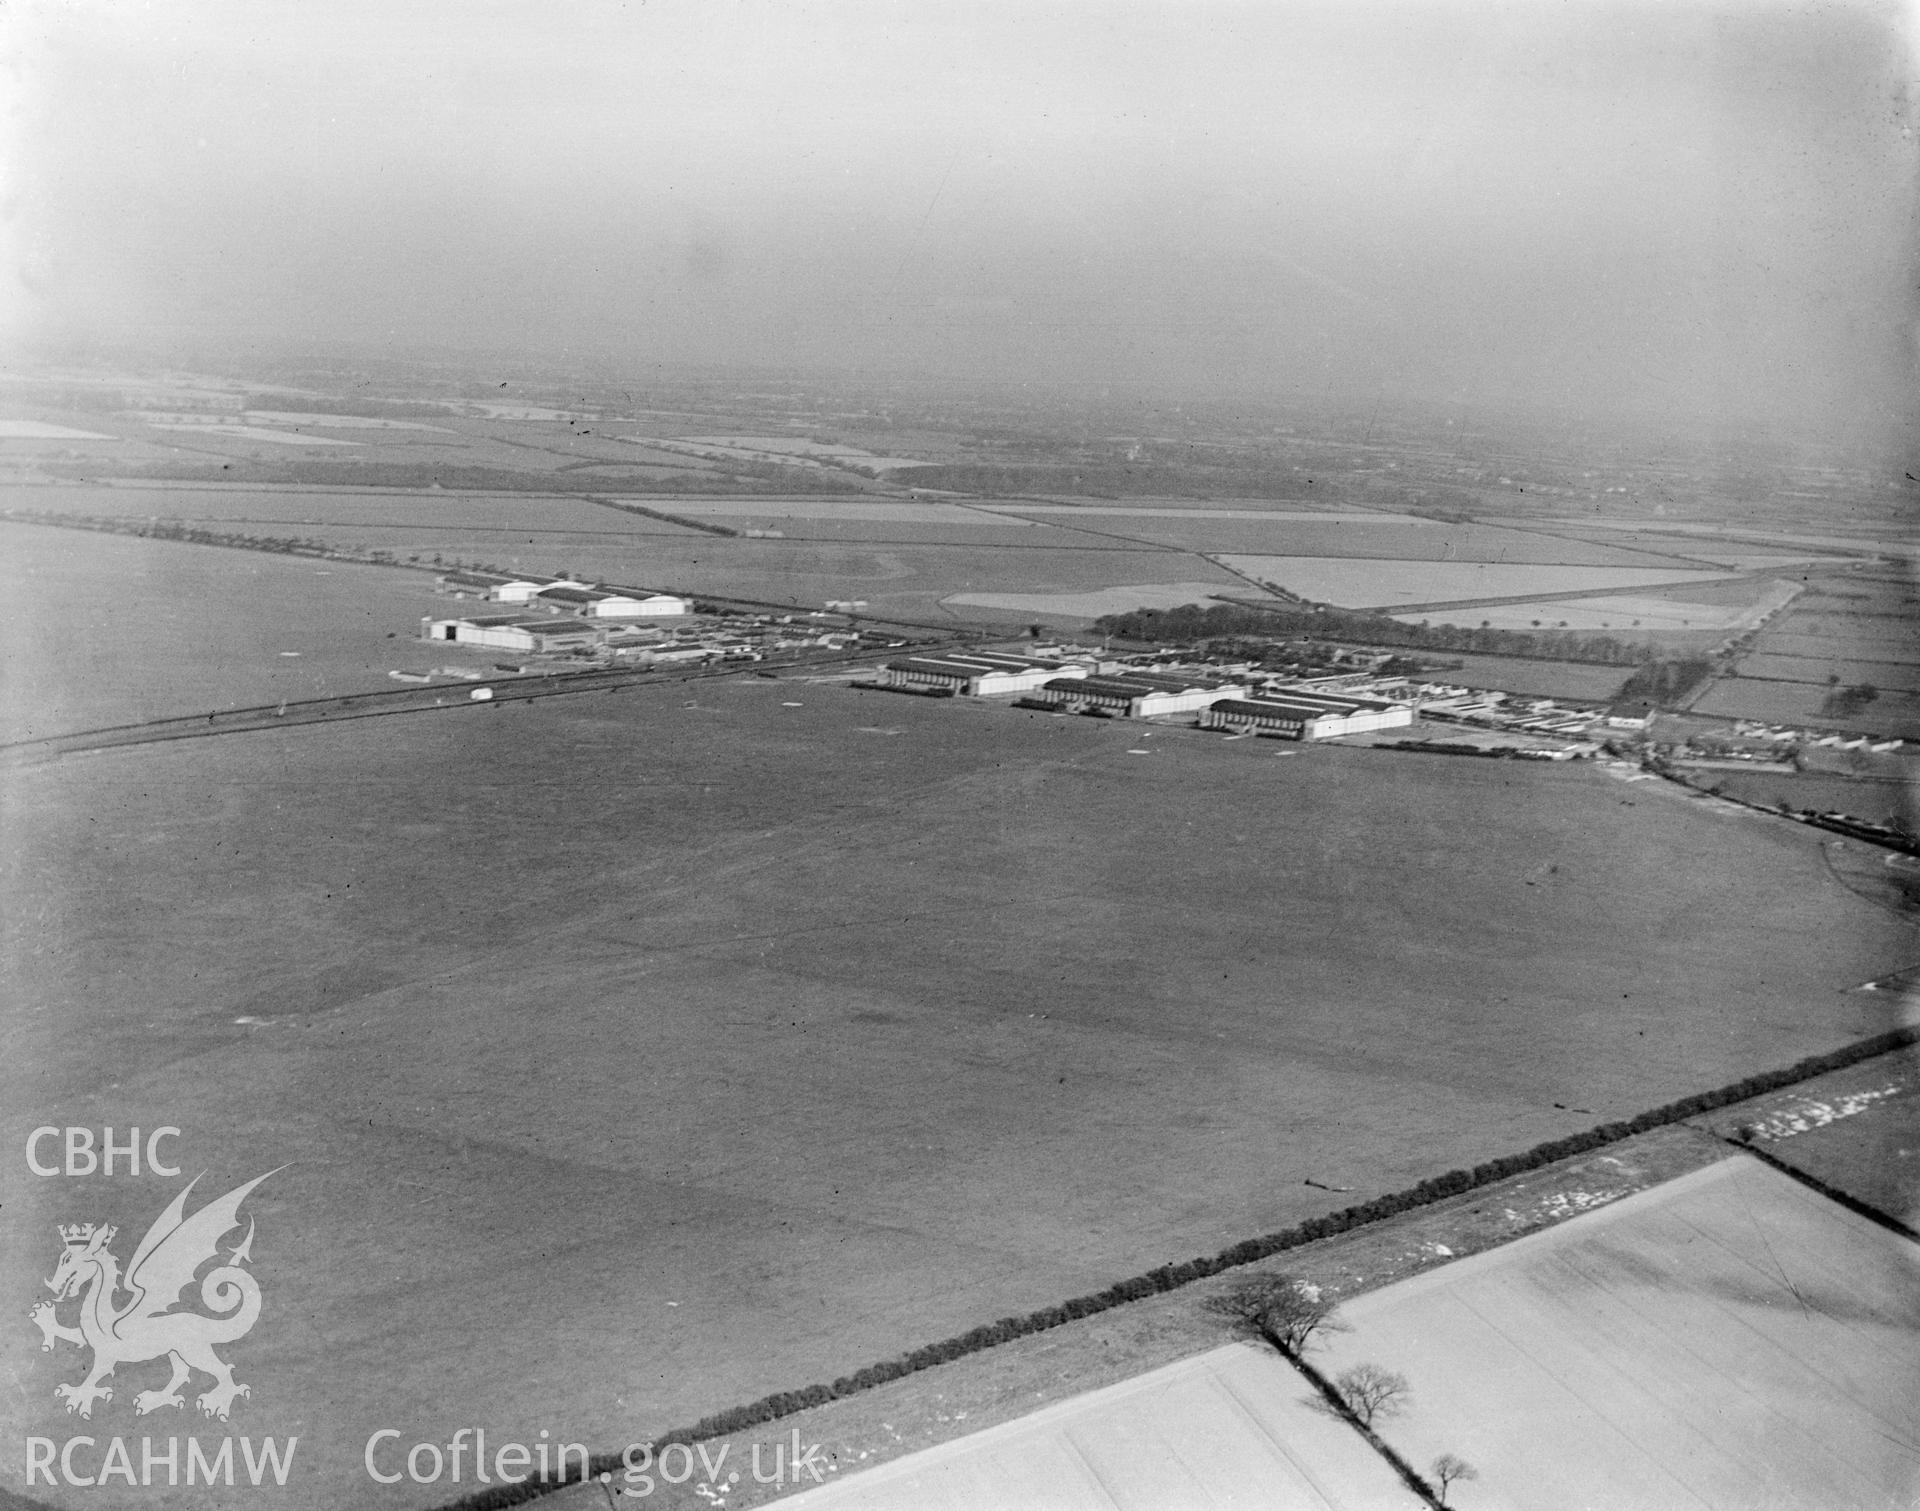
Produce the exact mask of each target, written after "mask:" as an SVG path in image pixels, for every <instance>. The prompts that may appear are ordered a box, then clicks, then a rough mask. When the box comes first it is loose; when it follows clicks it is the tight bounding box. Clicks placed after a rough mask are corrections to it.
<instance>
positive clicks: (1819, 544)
mask: <svg viewBox="0 0 1920 1511" xmlns="http://www.w3.org/2000/svg"><path fill="white" fill-rule="evenodd" d="M1577 527H1578V528H1579V529H1581V530H1607V531H1630V532H1632V533H1635V534H1640V535H1644V536H1646V537H1647V538H1648V539H1649V540H1651V541H1657V540H1659V538H1660V537H1661V536H1663V535H1673V536H1681V537H1686V538H1688V540H1689V542H1690V544H1691V543H1693V542H1697V541H1709V542H1710V541H1716V540H1719V541H1725V542H1727V543H1728V544H1729V545H1731V546H1749V545H1751V546H1784V547H1786V548H1787V549H1788V550H1796V549H1804V550H1808V551H1819V550H1821V549H1822V548H1827V549H1830V550H1833V551H1840V552H1844V551H1849V550H1851V551H1875V552H1881V553H1885V554H1887V555H1893V556H1911V555H1913V554H1915V553H1916V551H1920V547H1916V546H1915V545H1914V544H1913V542H1912V541H1911V540H1910V539H1903V538H1901V537H1898V536H1894V535H1888V534H1885V533H1884V532H1880V533H1876V534H1873V535H1869V534H1868V533H1866V532H1865V531H1863V532H1862V533H1861V534H1859V535H1812V534H1803V533H1801V532H1800V531H1792V532H1788V531H1784V530H1749V529H1745V528H1743V527H1741V526H1737V525H1710V524H1693V523H1687V522H1670V521H1667V520H1657V521H1656V520H1632V519H1587V520H1580V521H1578V522H1577Z"/></svg>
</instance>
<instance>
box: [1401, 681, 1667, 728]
mask: <svg viewBox="0 0 1920 1511" xmlns="http://www.w3.org/2000/svg"><path fill="white" fill-rule="evenodd" d="M1411 692H1412V697H1413V701H1414V703H1415V704H1416V705H1417V706H1418V708H1419V710H1420V717H1421V718H1423V719H1432V720H1434V721H1435V722H1437V723H1441V724H1470V725H1477V726H1478V727H1480V728H1482V729H1504V730H1509V731H1512V732H1515V733H1519V734H1531V735H1554V736H1558V737H1560V738H1563V739H1579V738H1580V737H1582V736H1584V735H1586V734H1588V733H1589V732H1590V731H1591V730H1592V729H1593V727H1594V725H1596V724H1599V723H1602V722H1604V723H1605V725H1606V726H1607V727H1608V728H1610V729H1645V728H1646V727H1647V725H1648V724H1649V723H1650V722H1651V720H1652V712H1653V711H1652V709H1651V708H1650V707H1648V706H1645V705H1642V706H1638V707H1628V706H1619V707H1616V708H1615V709H1613V710H1610V711H1607V712H1604V713H1603V712H1602V711H1600V710H1597V709H1593V708H1572V707H1569V706H1567V705H1566V704H1564V703H1556V702H1555V701H1554V700H1553V699H1551V698H1517V697H1515V696H1513V695H1512V694H1510V693H1503V692H1498V691H1494V690H1492V689H1489V688H1479V687H1448V686H1446V685H1444V684H1441V683H1433V682H1427V683H1422V684H1420V685H1419V686H1418V687H1415V688H1413V689H1412V690H1411Z"/></svg>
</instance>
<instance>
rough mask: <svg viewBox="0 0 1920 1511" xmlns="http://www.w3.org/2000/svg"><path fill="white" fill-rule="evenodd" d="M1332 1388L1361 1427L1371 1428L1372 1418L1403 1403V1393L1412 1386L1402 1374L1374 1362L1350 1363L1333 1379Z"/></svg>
mask: <svg viewBox="0 0 1920 1511" xmlns="http://www.w3.org/2000/svg"><path fill="white" fill-rule="evenodd" d="M1333 1388H1334V1389H1335V1390H1337V1391H1339V1392H1340V1399H1341V1400H1343V1401H1345V1402H1346V1403H1347V1410H1349V1411H1351V1412H1352V1413H1353V1414H1354V1415H1355V1416H1356V1417H1358V1418H1359V1419H1360V1423H1361V1425H1362V1426H1364V1427H1371V1426H1372V1425H1373V1421H1374V1418H1375V1417H1386V1416H1392V1415H1393V1413H1394V1412H1396V1411H1398V1410H1399V1409H1400V1408H1401V1406H1402V1405H1404V1404H1405V1401H1406V1396H1407V1392H1408V1391H1410V1390H1412V1389H1413V1387H1412V1385H1410V1384H1409V1383H1408V1381H1407V1377H1406V1376H1405V1375H1401V1374H1395V1373H1394V1372H1393V1371H1392V1370H1390V1369H1382V1368H1381V1367H1380V1366H1379V1365H1378V1364H1356V1365H1354V1366H1353V1368H1352V1369H1350V1370H1348V1371H1347V1372H1346V1373H1345V1374H1342V1375H1340V1376H1338V1377H1337V1378H1336V1379H1335V1380H1334V1382H1333Z"/></svg>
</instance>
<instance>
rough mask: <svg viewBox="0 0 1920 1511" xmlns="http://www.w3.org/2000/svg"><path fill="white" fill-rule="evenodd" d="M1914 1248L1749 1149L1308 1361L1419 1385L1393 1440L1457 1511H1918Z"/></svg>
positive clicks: (1504, 1260)
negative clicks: (1432, 1467)
mask: <svg viewBox="0 0 1920 1511" xmlns="http://www.w3.org/2000/svg"><path fill="white" fill-rule="evenodd" d="M1917 1287H1920V1251H1916V1249H1915V1247H1914V1246H1913V1244H1912V1243H1910V1242H1909V1241H1908V1240H1906V1239H1904V1238H1901V1237H1898V1236H1896V1235H1894V1234H1891V1233H1888V1232H1886V1231H1885V1230H1884V1229H1882V1228H1879V1227H1876V1226H1874V1225H1873V1224H1871V1223H1869V1222H1867V1221H1866V1220H1865V1219H1863V1218H1859V1217H1856V1216H1854V1215H1853V1214H1852V1213H1850V1212H1848V1211H1846V1210H1845V1209H1843V1208H1841V1207H1839V1206H1838V1205H1836V1204H1834V1203H1833V1202H1830V1201H1828V1200H1826V1199H1825V1198H1823V1197H1821V1196H1818V1195H1816V1194H1814V1193H1813V1192H1810V1191H1808V1190H1806V1189H1805V1188H1804V1187H1802V1186H1800V1185H1798V1184H1797V1183H1795V1182H1794V1181H1793V1180H1791V1179H1789V1178H1788V1177H1786V1176H1784V1175H1781V1174H1780V1173H1778V1172H1777V1171H1774V1170H1770V1169H1768V1168H1767V1167H1766V1166H1765V1165H1763V1164H1761V1163H1760V1162H1758V1161H1757V1160H1752V1159H1747V1158H1744V1157H1736V1158H1733V1159H1729V1160H1726V1161H1723V1162H1722V1163H1720V1164H1718V1165H1714V1166H1711V1167H1709V1168H1708V1169H1706V1170H1702V1171H1699V1172H1697V1173H1695V1174H1693V1175H1688V1176H1682V1177H1681V1178H1679V1179H1678V1180H1675V1181H1673V1182H1670V1183H1669V1184H1667V1185H1665V1186H1661V1187H1657V1188H1656V1189H1654V1190H1652V1191H1648V1192H1644V1193H1641V1194H1640V1195H1637V1196H1631V1197H1627V1198H1625V1199H1623V1200H1622V1201H1620V1202H1619V1203H1618V1204H1617V1205H1615V1206H1613V1207H1611V1208H1608V1209H1605V1210H1603V1211H1599V1212H1595V1213H1591V1214H1588V1215H1586V1216H1583V1217H1579V1218H1576V1219H1575V1220H1573V1221H1572V1222H1569V1223H1566V1224H1564V1225H1562V1226H1561V1227H1559V1228H1556V1229H1553V1230H1551V1231H1549V1232H1546V1233H1543V1234H1540V1235H1537V1236H1535V1237H1532V1238H1527V1239H1522V1240H1521V1241H1519V1242H1518V1243H1515V1244H1512V1245H1509V1246H1508V1247H1506V1248H1503V1249H1497V1250H1494V1251H1492V1252H1491V1253H1487V1254H1483V1255H1479V1256H1476V1257H1475V1258H1472V1259H1466V1260H1462V1261H1461V1262H1459V1263H1458V1264H1453V1265H1448V1266H1446V1267H1444V1268H1442V1269H1440V1270H1436V1271H1433V1272H1431V1273H1429V1274H1427V1275H1424V1276H1421V1277H1419V1278H1417V1279H1414V1280H1411V1281H1407V1282H1405V1283H1403V1284H1400V1285H1395V1286H1390V1287H1388V1288H1387V1289H1385V1290H1382V1291H1377V1292H1374V1293H1373V1294H1371V1295H1368V1296H1363V1297H1361V1298H1359V1299H1358V1300H1357V1301H1354V1302H1352V1303H1351V1304H1349V1305H1348V1306H1346V1307H1345V1308H1343V1313H1342V1314H1343V1316H1344V1317H1345V1319H1346V1320H1347V1321H1348V1322H1349V1323H1350V1324H1352V1327H1353V1331H1352V1332H1351V1333H1348V1334H1337V1335H1335V1336H1334V1337H1333V1338H1332V1339H1331V1340H1330V1342H1329V1344H1328V1346H1327V1347H1326V1348H1325V1349H1324V1350H1321V1351H1319V1353H1318V1356H1317V1358H1316V1361H1315V1362H1316V1365H1317V1367H1318V1368H1320V1369H1321V1370H1322V1371H1324V1372H1326V1373H1329V1374H1337V1373H1338V1372H1340V1371H1341V1370H1343V1369H1346V1368H1349V1367H1351V1366H1353V1365H1355V1364H1358V1363H1361V1362H1371V1363H1377V1364H1380V1365H1383V1366H1385V1367H1386V1368H1388V1369H1391V1370H1396V1371H1398V1372H1400V1373H1401V1374H1403V1375H1405V1376H1406V1377H1407V1378H1408V1380H1409V1381H1410V1382H1411V1386H1412V1389H1411V1394H1410V1396H1409V1398H1408V1401H1407V1404H1406V1409H1405V1410H1404V1411H1403V1412H1402V1413H1400V1414H1398V1415H1395V1416H1392V1417H1390V1418H1388V1419H1386V1420H1385V1421H1384V1422H1383V1423H1382V1431H1383V1434H1384V1436H1385V1437H1386V1439H1387V1441H1388V1442H1390V1443H1391V1444H1392V1445H1393V1446H1394V1448H1395V1449H1396V1450H1397V1451H1398V1452H1399V1453H1400V1454H1401V1455H1402V1456H1403V1457H1404V1458H1406V1459H1408V1460H1409V1461H1410V1462H1412V1463H1414V1464H1415V1465H1418V1466H1425V1465H1427V1464H1429V1463H1431V1462H1432V1460H1433V1459H1434V1458H1435V1457H1437V1456H1438V1455H1440V1454H1442V1453H1452V1454H1456V1455H1458V1456H1459V1457H1461V1458H1464V1459H1465V1460H1467V1461H1468V1462H1469V1463H1470V1464H1472V1465H1474V1467H1475V1468H1477V1469H1478V1470H1479V1476H1480V1477H1479V1478H1478V1479H1477V1480H1475V1481H1473V1482H1471V1483H1470V1484H1467V1485H1463V1486H1461V1487H1460V1490H1459V1492H1458V1496H1457V1504H1459V1505H1462V1506H1501V1507H1510V1508H1514V1511H1524V1508H1529V1507H1539V1508H1540V1511H1561V1508H1563V1507H1567V1506H1582V1507H1591V1508H1594V1511H1605V1508H1610V1507H1619V1508H1620V1511H1646V1508H1648V1507H1665V1506H1682V1505H1684V1506H1700V1507H1726V1508H1729V1511H1732V1508H1747V1507H1756V1506H1793V1507H1802V1506H1822V1507H1839V1506H1845V1507H1849V1508H1858V1511H1865V1508H1869V1507H1885V1508H1888V1511H1893V1508H1895V1507H1907V1506H1910V1505H1912V1503H1913V1496H1914V1493H1915V1490H1916V1488H1920V1433H1916V1431H1915V1425H1914V1424H1915V1423H1916V1422H1920V1371H1916V1370H1915V1368H1914V1360H1915V1358H1916V1356H1917V1351H1920V1318H1917V1317H1916V1313H1915V1309H1914V1297H1915V1295H1916V1294H1920V1291H1917V1290H1916V1288H1917Z"/></svg>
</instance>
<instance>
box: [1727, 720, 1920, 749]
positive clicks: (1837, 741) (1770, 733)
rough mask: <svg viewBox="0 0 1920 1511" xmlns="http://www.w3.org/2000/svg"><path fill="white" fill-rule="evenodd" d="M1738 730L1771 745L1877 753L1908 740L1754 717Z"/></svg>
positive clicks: (1735, 729) (1742, 735) (1743, 736)
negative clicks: (1800, 726)
mask: <svg viewBox="0 0 1920 1511" xmlns="http://www.w3.org/2000/svg"><path fill="white" fill-rule="evenodd" d="M1733 732H1734V734H1735V735H1736V736H1737V737H1739V738H1740V739H1743V740H1765V741H1766V742H1767V743H1768V744H1770V745H1789V746H1801V745H1804V746H1806V747H1808V748H1809V749H1826V750H1871V751H1873V752H1875V753H1876V754H1885V753H1886V752H1888V751H1892V750H1898V749H1900V747H1901V746H1902V745H1904V744H1905V743H1906V742H1905V741H1904V740H1892V739H1889V740H1876V739H1874V738H1873V736H1871V735H1851V736H1849V735H1838V734H1835V733H1833V732H1832V731H1831V730H1822V729H1791V728H1783V727H1782V726H1780V725H1777V724H1759V723H1756V722H1754V721H1753V720H1751V719H1741V720H1740V721H1738V722H1737V723H1736V724H1735V725H1734V726H1733ZM1725 754H1727V755H1738V754H1740V752H1738V751H1732V750H1729V751H1726V752H1725Z"/></svg>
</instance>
